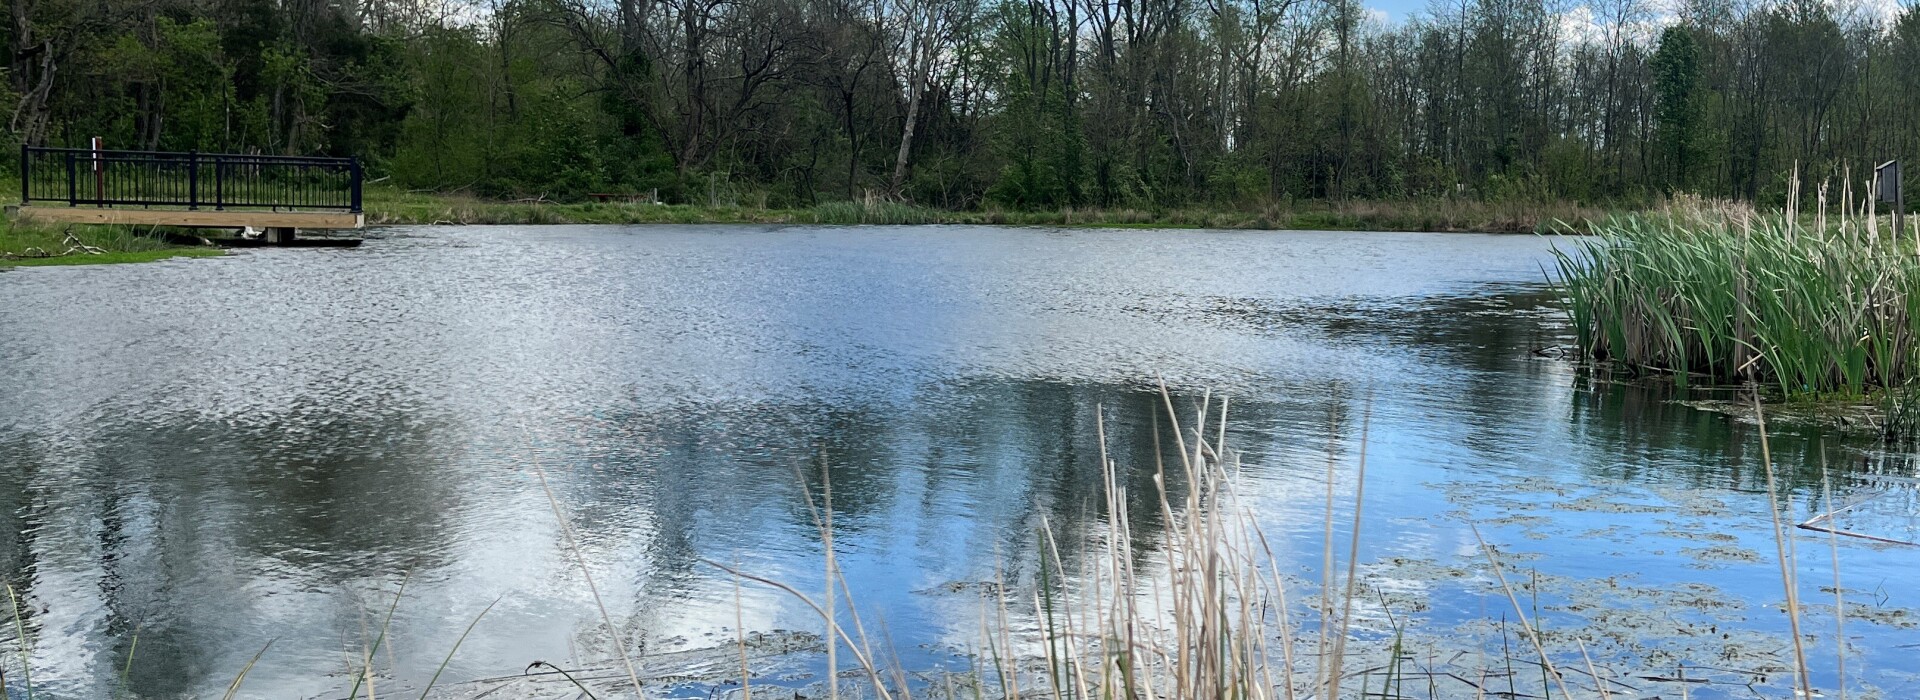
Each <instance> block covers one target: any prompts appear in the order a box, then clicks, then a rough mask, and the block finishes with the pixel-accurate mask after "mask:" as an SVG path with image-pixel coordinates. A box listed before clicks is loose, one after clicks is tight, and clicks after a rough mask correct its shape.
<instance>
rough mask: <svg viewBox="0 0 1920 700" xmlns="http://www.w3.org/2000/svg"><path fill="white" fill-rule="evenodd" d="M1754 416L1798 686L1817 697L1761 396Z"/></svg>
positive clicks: (1754, 401)
mask: <svg viewBox="0 0 1920 700" xmlns="http://www.w3.org/2000/svg"><path fill="white" fill-rule="evenodd" d="M1753 415H1754V419H1755V420H1756V421H1757V422H1758V424H1759V427H1760V461H1761V463H1762V464H1763V465H1765V467H1766V472H1767V514H1768V515H1770V516H1772V518H1773V542H1774V547H1775V549H1776V550H1777V552H1778V554H1779V557H1780V585H1781V587H1782V588H1785V589H1786V594H1787V626H1788V628H1789V630H1790V631H1791V632H1792V633H1793V665H1794V673H1795V675H1796V678H1795V680H1796V685H1798V686H1800V688H1799V689H1800V692H1801V693H1802V697H1807V698H1811V697H1813V679H1812V676H1811V674H1809V673H1808V672H1807V649H1806V644H1805V642H1804V641H1803V640H1802V639H1801V637H1800V592H1799V588H1800V587H1799V584H1798V582H1797V581H1795V580H1794V576H1793V566H1792V563H1791V562H1792V561H1793V559H1792V558H1791V557H1790V556H1789V553H1788V549H1787V540H1788V538H1790V537H1791V535H1790V534H1789V533H1788V532H1787V531H1786V530H1785V529H1784V528H1783V527H1782V526H1781V524H1780V504H1779V498H1780V491H1779V487H1778V486H1777V485H1776V483H1775V481H1774V476H1773V449H1772V447H1771V445H1770V444H1769V443H1768V440H1767V416H1766V412H1765V411H1764V410H1762V409H1761V407H1760V397H1759V395H1757V394H1756V395H1755V396H1754V397H1753Z"/></svg>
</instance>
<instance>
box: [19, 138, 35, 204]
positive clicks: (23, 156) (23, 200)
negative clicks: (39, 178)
mask: <svg viewBox="0 0 1920 700" xmlns="http://www.w3.org/2000/svg"><path fill="white" fill-rule="evenodd" d="M31 152H32V150H31V147H30V146H28V145H26V144H24V143H23V144H20V206H23V207H24V206H27V205H29V204H32V202H30V201H28V199H27V195H29V194H32V191H31V190H29V189H28V186H27V183H30V182H33V176H32V174H31V172H32V170H33V159H32V158H29V157H28V156H27V154H28V153H31Z"/></svg>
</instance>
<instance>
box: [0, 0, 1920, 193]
mask: <svg viewBox="0 0 1920 700" xmlns="http://www.w3.org/2000/svg"><path fill="white" fill-rule="evenodd" d="M9 14H10V17H9V21H8V22H7V23H6V26H5V27H4V30H0V31H4V35H0V38H4V46H5V47H6V49H7V51H8V54H9V56H10V60H9V62H8V65H7V68H6V71H7V72H6V76H5V80H4V81H0V84H3V86H0V116H3V117H5V118H6V119H7V122H6V127H7V131H6V133H5V135H4V136H3V137H0V139H4V140H5V141H6V143H4V144H0V145H5V146H7V147H9V148H12V147H13V146H14V145H15V144H18V143H20V142H26V143H32V144H55V145H82V144H84V143H85V141H86V139H87V138H88V137H91V136H96V135H98V136H103V137H105V138H106V142H107V143H108V144H109V146H110V147H114V148H129V149H162V150H190V149H198V150H202V151H227V152H264V153H297V154H332V155H347V154H352V155H359V156H361V157H363V158H365V159H366V160H367V162H368V164H369V168H370V171H371V172H372V173H373V174H374V176H376V177H384V178H388V180H389V181H390V182H391V183H393V184H394V185H397V186H400V187H406V188H416V189H432V190H442V191H450V190H465V191H471V192H474V193H477V194H480V195H484V196H516V197H519V196H533V195H544V196H546V197H549V198H558V199H568V198H577V197H580V196H581V195H583V194H584V193H586V192H605V191H614V192H626V191H648V190H651V189H654V188H658V189H659V190H660V192H661V194H662V196H663V198H665V199H667V200H668V201H685V202H696V203H709V204H711V203H718V204H741V205H748V206H805V205H808V204H813V203H817V202H821V201H828V200H836V199H858V198H869V197H881V196H885V197H893V198H900V199H905V200H908V201H912V202H915V203H919V204H924V205H929V206H938V207H948V208H971V207H979V206H998V207H1006V208H1056V207H1069V206H1071V207H1088V206H1099V207H1120V206H1172V205H1179V206H1190V205H1194V204H1196V203H1199V204H1206V205H1214V206H1222V207H1228V206H1243V205H1254V204H1259V203H1271V202H1275V201H1285V200H1290V199H1308V198H1339V199H1355V198H1378V199H1391V198H1421V197H1472V198H1482V199H1495V200H1500V199H1539V200H1577V201H1582V202H1595V201H1601V202H1622V201H1627V202H1632V201H1649V200H1651V199H1652V198H1654V197H1657V196H1660V195H1662V194H1665V193H1671V192H1676V191H1689V192H1699V193H1702V194H1706V195H1710V196H1733V197H1740V198H1746V199H1752V200H1756V201H1759V202H1761V203H1777V202H1779V201H1780V200H1781V199H1782V198H1783V197H1784V192H1785V189H1786V180H1787V174H1788V172H1790V171H1791V170H1793V169H1795V168H1796V167H1797V168H1798V169H1799V170H1800V172H1801V173H1802V176H1803V178H1805V179H1806V180H1808V181H1809V182H1819V181H1821V180H1822V179H1828V178H1837V177H1838V176H1839V175H1840V174H1841V173H1842V172H1843V169H1844V168H1848V167H1851V168H1852V174H1853V179H1854V181H1855V182H1856V184H1855V190H1856V191H1858V190H1860V189H1861V186H1860V185H1859V184H1857V183H1858V182H1859V181H1861V180H1863V179H1864V178H1865V177H1867V175H1868V174H1867V172H1865V171H1866V169H1867V168H1868V167H1870V165H1871V164H1872V163H1873V162H1876V161H1878V160H1883V159H1886V158H1891V157H1897V156H1906V157H1909V158H1920V10H1916V9H1915V7H1914V6H1907V7H1904V8H1894V7H1883V6H1878V5H1869V4H1860V3H1859V2H1858V1H1857V0H1832V1H1829V0H1782V1H1777V2H1743V1H1740V0H1677V2H1674V3H1667V4H1659V5H1656V4H1655V3H1653V2H1651V1H1650V0H1593V1H1592V2H1590V3H1588V4H1575V3H1572V2H1566V1H1564V0H1458V1H1457V2H1446V1H1444V0H1443V1H1442V2H1439V3H1437V4H1435V5H1433V6H1431V7H1429V8H1428V9H1427V10H1426V11H1424V12H1421V13H1418V14H1416V15H1414V16H1413V17H1410V18H1407V19H1404V20H1399V21H1393V22H1387V21H1384V20H1383V19H1381V18H1380V17H1379V16H1378V15H1377V13H1375V12H1373V11H1370V10H1369V9H1368V8H1366V7H1365V6H1363V5H1362V4H1360V3H1358V2H1355V1H1354V0H490V1H487V2H482V3H480V4H471V3H447V2H441V1H439V0H9ZM6 160H7V161H9V164H8V165H5V166H0V167H5V168H14V167H17V165H13V164H11V161H12V159H11V158H8V159H6ZM1836 186H1837V185H1836ZM1808 189H1809V191H1811V190H1812V188H1811V187H1809V188H1808ZM1916 194H1920V192H1916ZM1909 201H1914V202H1920V196H1912V197H1910V198H1909Z"/></svg>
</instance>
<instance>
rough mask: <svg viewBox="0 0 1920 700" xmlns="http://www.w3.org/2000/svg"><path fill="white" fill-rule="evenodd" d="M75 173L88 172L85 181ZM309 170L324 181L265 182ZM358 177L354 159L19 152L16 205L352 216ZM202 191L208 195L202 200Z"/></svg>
mask: <svg viewBox="0 0 1920 700" xmlns="http://www.w3.org/2000/svg"><path fill="white" fill-rule="evenodd" d="M36 159H39V160H52V161H53V162H52V163H47V164H45V165H47V166H50V167H52V168H53V169H54V170H56V171H59V172H56V173H53V174H50V175H48V174H36V173H35V172H33V167H34V162H35V160H36ZM96 163H98V164H111V165H124V166H127V167H131V168H133V170H132V171H127V172H124V173H123V172H121V171H117V170H116V171H115V173H116V175H115V176H114V177H108V176H107V175H106V174H105V173H106V172H107V170H106V169H105V168H100V167H93V164H96ZM143 166H144V167H143ZM276 167H278V168H281V169H282V170H281V171H277V172H276V171H274V170H273V169H274V168H276ZM262 169H265V170H262ZM82 171H84V172H86V173H87V175H86V176H85V178H84V180H83V179H82V177H81V172H82ZM316 171H317V172H319V173H323V174H325V178H326V179H323V180H321V181H320V184H319V185H318V186H316V184H315V181H314V180H312V179H308V180H306V181H305V182H304V183H300V181H298V180H296V181H294V182H295V183H296V185H287V184H286V183H287V181H285V180H273V179H272V178H274V177H282V176H283V175H284V174H286V173H291V174H294V175H298V176H305V177H309V178H311V176H312V175H313V174H314V173H315V172H316ZM262 172H265V173H267V175H266V178H267V179H265V180H263V179H262V176H261V173H262ZM169 173H171V175H169ZM183 174H184V177H185V178H186V182H185V183H184V186H183V185H182V183H180V182H179V181H178V180H171V181H170V180H168V179H167V178H168V177H175V178H178V177H182V175H183ZM202 180H206V182H204V183H203V182H202ZM362 180H363V174H362V172H361V169H360V159H359V158H354V157H346V158H340V157H332V156H281V155H268V154H261V153H203V152H200V151H138V150H106V149H102V150H94V149H92V148H68V147H58V146H26V145H22V146H21V147H20V202H21V204H23V205H25V204H30V203H32V202H35V201H42V202H47V201H53V202H66V203H67V205H68V206H80V205H91V206H101V207H108V206H116V205H127V206H146V207H150V206H184V207H187V208H189V209H198V208H200V207H201V206H209V207H212V208H215V209H222V208H226V207H230V206H231V207H273V208H275V209H278V208H281V207H286V208H290V209H293V208H304V209H334V210H340V209H345V210H347V211H350V212H354V213H358V212H360V210H361V208H360V207H361V185H362ZM230 182H231V186H230V185H229V183H230ZM276 182H277V183H279V184H275V183H276ZM86 184H92V187H88V188H86V189H88V190H91V191H83V189H82V187H83V185H86ZM41 190H45V191H41ZM109 190H112V191H113V193H112V194H111V195H109V194H108V191H109ZM209 192H211V194H212V196H211V198H208V197H207V194H208V193H209Z"/></svg>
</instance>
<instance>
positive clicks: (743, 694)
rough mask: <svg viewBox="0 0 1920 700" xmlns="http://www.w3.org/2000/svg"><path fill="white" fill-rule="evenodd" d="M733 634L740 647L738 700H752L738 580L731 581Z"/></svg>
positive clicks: (745, 631) (744, 620) (744, 621)
mask: <svg viewBox="0 0 1920 700" xmlns="http://www.w3.org/2000/svg"><path fill="white" fill-rule="evenodd" d="M733 633H734V639H735V641H736V642H737V643H738V644H739V645H740V700H753V670H752V669H751V668H750V667H749V666H748V665H747V614H746V610H745V609H744V606H743V605H742V604H741V601H740V579H738V578H735V579H734V580H733Z"/></svg>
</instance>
